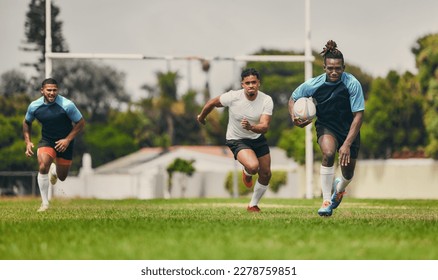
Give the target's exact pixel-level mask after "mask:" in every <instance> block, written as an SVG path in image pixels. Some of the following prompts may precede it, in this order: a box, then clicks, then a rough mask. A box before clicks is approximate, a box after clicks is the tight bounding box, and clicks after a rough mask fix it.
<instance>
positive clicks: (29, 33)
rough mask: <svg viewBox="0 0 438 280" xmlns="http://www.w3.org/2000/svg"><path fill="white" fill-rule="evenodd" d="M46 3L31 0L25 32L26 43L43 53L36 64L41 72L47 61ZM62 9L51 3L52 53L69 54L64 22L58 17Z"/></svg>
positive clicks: (36, 67)
mask: <svg viewBox="0 0 438 280" xmlns="http://www.w3.org/2000/svg"><path fill="white" fill-rule="evenodd" d="M45 10H46V1H45V0H31V1H30V4H29V10H28V12H27V13H26V22H25V24H24V30H25V35H26V42H27V43H29V44H34V45H36V46H35V49H36V50H38V51H39V52H40V53H41V56H40V59H39V61H38V63H35V64H34V66H35V69H36V70H37V72H40V70H41V69H42V67H41V65H42V64H43V63H44V61H45V56H44V55H45V53H46V43H45V42H46V13H45ZM59 13H60V9H59V8H58V7H57V6H56V5H55V4H53V2H52V3H51V22H52V23H51V29H52V34H51V36H52V50H51V51H52V52H68V47H67V43H66V41H65V39H64V37H63V35H62V21H60V20H58V19H57V17H58V15H59ZM24 50H25V51H33V49H28V48H24Z"/></svg>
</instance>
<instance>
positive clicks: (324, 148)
mask: <svg viewBox="0 0 438 280" xmlns="http://www.w3.org/2000/svg"><path fill="white" fill-rule="evenodd" d="M321 54H322V56H323V57H324V70H325V73H324V74H321V75H319V76H317V77H315V78H312V79H310V80H308V81H306V82H304V83H303V84H301V85H300V86H299V87H298V88H297V89H296V90H295V91H294V92H293V93H292V95H291V98H290V100H289V113H290V114H291V118H292V121H293V122H294V124H295V125H297V126H299V127H304V126H306V125H308V124H309V123H311V121H303V120H300V119H299V118H296V117H295V116H294V115H293V106H294V102H295V101H296V100H297V99H298V98H301V97H312V98H313V101H314V103H315V105H316V117H317V120H316V122H315V126H316V132H317V137H318V144H319V146H320V149H321V152H322V163H321V168H320V175H321V189H322V196H323V203H322V206H321V208H320V209H319V210H318V214H319V215H320V216H331V215H332V213H333V209H335V208H337V207H338V206H339V204H340V203H341V201H342V198H343V196H344V194H345V189H346V187H347V185H348V184H349V183H350V182H351V180H352V178H353V175H354V169H355V167H356V159H357V157H358V153H359V147H360V128H361V125H362V120H363V115H364V110H365V101H364V95H363V90H362V86H361V84H360V83H359V81H358V80H357V79H356V78H355V77H354V76H353V75H351V74H350V73H346V72H344V70H345V65H344V57H343V55H342V53H341V51H340V50H339V49H338V48H337V45H336V43H335V42H334V41H332V40H330V41H328V42H327V44H326V45H325V48H324V49H323V51H322V52H321ZM336 152H338V154H339V164H340V166H341V173H342V176H340V177H339V178H336V179H335V180H333V179H334V173H335V172H334V163H335V155H336ZM332 192H333V193H332Z"/></svg>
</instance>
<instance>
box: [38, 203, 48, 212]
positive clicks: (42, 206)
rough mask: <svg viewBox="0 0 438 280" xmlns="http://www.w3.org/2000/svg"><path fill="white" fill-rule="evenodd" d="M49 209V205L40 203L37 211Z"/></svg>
mask: <svg viewBox="0 0 438 280" xmlns="http://www.w3.org/2000/svg"><path fill="white" fill-rule="evenodd" d="M47 210H49V205H44V204H41V206H40V208H38V210H37V212H45V211H47Z"/></svg>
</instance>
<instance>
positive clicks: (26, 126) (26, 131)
mask: <svg viewBox="0 0 438 280" xmlns="http://www.w3.org/2000/svg"><path fill="white" fill-rule="evenodd" d="M31 131H32V123H29V122H27V121H26V120H24V121H23V137H24V142H25V143H26V151H25V152H24V153H25V154H26V156H28V157H31V156H32V155H33V150H32V149H33V147H34V145H33V143H32V140H31V137H30V135H31Z"/></svg>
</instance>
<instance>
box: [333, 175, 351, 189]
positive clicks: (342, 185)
mask: <svg viewBox="0 0 438 280" xmlns="http://www.w3.org/2000/svg"><path fill="white" fill-rule="evenodd" d="M340 179H341V181H340V182H339V184H338V185H337V186H336V190H337V191H338V192H343V191H345V189H346V188H347V186H348V184H350V182H351V180H352V179H353V178H351V179H350V180H347V179H345V178H344V176H341V178H340Z"/></svg>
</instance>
